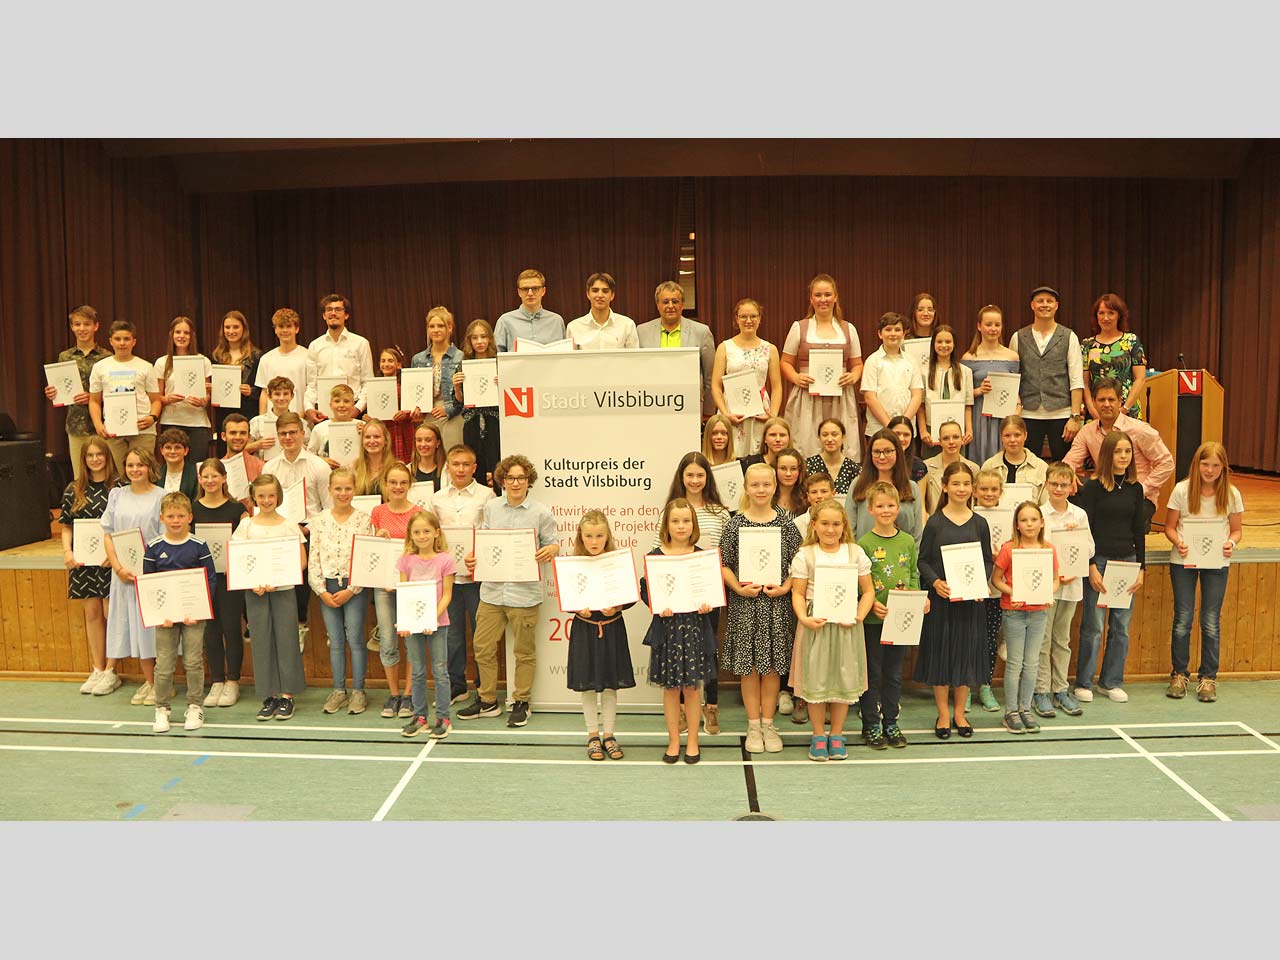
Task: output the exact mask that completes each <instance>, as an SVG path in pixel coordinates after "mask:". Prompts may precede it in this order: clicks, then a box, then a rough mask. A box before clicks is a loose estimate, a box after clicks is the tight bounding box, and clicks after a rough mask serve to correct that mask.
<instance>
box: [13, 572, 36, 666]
mask: <svg viewBox="0 0 1280 960" xmlns="http://www.w3.org/2000/svg"><path fill="white" fill-rule="evenodd" d="M35 573H36V572H35V571H32V570H19V571H18V626H19V628H20V629H21V630H22V668H21V669H23V670H31V671H36V672H38V671H39V670H40V631H39V629H38V628H37V626H36V605H35V587H34V585H33V583H32V581H33V580H34V578H35Z"/></svg>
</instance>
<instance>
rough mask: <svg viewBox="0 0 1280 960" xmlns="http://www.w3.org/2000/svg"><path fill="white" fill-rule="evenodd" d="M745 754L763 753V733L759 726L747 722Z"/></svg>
mask: <svg viewBox="0 0 1280 960" xmlns="http://www.w3.org/2000/svg"><path fill="white" fill-rule="evenodd" d="M747 753H764V733H763V732H762V731H761V729H760V724H758V723H751V722H750V721H748V722H747Z"/></svg>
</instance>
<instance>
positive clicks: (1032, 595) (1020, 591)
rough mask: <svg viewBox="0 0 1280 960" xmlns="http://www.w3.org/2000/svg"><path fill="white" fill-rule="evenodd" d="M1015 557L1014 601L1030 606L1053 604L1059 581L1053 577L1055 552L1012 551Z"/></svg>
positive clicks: (1038, 549) (1033, 549)
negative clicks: (1054, 592)
mask: <svg viewBox="0 0 1280 960" xmlns="http://www.w3.org/2000/svg"><path fill="white" fill-rule="evenodd" d="M1010 554H1011V555H1012V556H1013V569H1012V570H1011V571H1010V572H1011V573H1012V575H1013V583H1012V584H1011V586H1012V587H1013V597H1012V599H1013V601H1014V602H1015V603H1025V604H1028V605H1030V606H1045V605H1048V604H1050V603H1053V591H1054V590H1055V589H1057V586H1058V579H1057V577H1055V576H1054V575H1053V551H1052V550H1049V549H1047V548H1045V547H1023V548H1021V549H1019V550H1011V551H1010Z"/></svg>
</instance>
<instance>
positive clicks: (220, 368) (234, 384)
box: [209, 363, 245, 407]
mask: <svg viewBox="0 0 1280 960" xmlns="http://www.w3.org/2000/svg"><path fill="white" fill-rule="evenodd" d="M242 373H243V371H242V370H241V368H240V364H238V363H215V364H214V365H213V376H212V377H211V378H210V386H212V388H213V390H212V392H211V393H210V394H209V403H210V404H212V405H213V406H215V407H239V406H240V404H241V403H242V402H243V401H244V399H245V397H244V394H242V393H241V392H240V382H241V377H242Z"/></svg>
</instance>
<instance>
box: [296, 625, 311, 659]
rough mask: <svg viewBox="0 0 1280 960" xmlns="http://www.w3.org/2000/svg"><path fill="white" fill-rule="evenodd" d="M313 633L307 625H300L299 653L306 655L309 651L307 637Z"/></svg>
mask: <svg viewBox="0 0 1280 960" xmlns="http://www.w3.org/2000/svg"><path fill="white" fill-rule="evenodd" d="M310 633H311V628H310V627H309V626H307V625H306V624H305V623H300V624H298V652H299V653H306V651H307V635H308V634H310Z"/></svg>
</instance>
